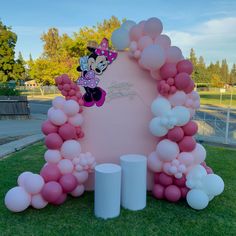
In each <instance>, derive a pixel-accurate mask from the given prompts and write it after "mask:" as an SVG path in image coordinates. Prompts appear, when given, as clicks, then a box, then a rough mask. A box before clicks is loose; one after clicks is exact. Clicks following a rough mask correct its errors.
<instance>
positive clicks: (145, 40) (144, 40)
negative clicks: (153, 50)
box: [138, 35, 153, 51]
mask: <svg viewBox="0 0 236 236" xmlns="http://www.w3.org/2000/svg"><path fill="white" fill-rule="evenodd" d="M151 44H153V40H152V38H151V37H149V36H147V35H145V36H142V37H141V38H140V39H139V41H138V48H139V49H140V50H141V51H142V50H143V49H144V48H146V47H147V46H149V45H151Z"/></svg>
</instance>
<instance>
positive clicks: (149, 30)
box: [143, 17, 163, 39]
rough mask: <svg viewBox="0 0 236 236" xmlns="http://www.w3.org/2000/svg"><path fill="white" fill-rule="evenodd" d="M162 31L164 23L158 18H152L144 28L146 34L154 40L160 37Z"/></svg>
mask: <svg viewBox="0 0 236 236" xmlns="http://www.w3.org/2000/svg"><path fill="white" fill-rule="evenodd" d="M162 30H163V26H162V23H161V21H160V20H159V19H158V18H156V17H152V18H150V19H148V20H147V21H146V22H145V23H144V28H143V32H144V34H145V35H149V36H150V37H151V38H153V39H155V38H156V37H157V36H158V35H160V34H161V32H162Z"/></svg>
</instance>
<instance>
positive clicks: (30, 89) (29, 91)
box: [16, 85, 61, 97]
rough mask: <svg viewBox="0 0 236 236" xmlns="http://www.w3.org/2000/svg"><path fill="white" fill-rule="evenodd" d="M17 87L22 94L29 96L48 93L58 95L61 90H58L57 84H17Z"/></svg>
mask: <svg viewBox="0 0 236 236" xmlns="http://www.w3.org/2000/svg"><path fill="white" fill-rule="evenodd" d="M16 89H18V90H20V91H21V94H22V95H27V96H32V97H33V96H39V95H40V96H46V95H57V94H60V93H61V92H60V91H59V90H58V88H57V86H54V85H50V86H40V87H39V86H37V87H36V86H17V87H16Z"/></svg>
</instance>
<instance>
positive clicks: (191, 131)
mask: <svg viewBox="0 0 236 236" xmlns="http://www.w3.org/2000/svg"><path fill="white" fill-rule="evenodd" d="M182 129H183V131H184V134H185V135H186V136H193V135H195V134H196V133H197V130H198V125H197V123H196V122H194V121H189V122H188V123H187V124H186V125H184V126H183V127H182Z"/></svg>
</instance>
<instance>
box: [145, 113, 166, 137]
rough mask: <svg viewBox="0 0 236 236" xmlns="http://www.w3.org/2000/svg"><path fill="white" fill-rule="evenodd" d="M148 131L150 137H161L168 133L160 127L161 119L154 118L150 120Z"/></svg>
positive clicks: (164, 128)
mask: <svg viewBox="0 0 236 236" xmlns="http://www.w3.org/2000/svg"><path fill="white" fill-rule="evenodd" d="M149 130H150V132H151V133H152V135H154V136H157V137H161V136H164V135H166V134H167V133H168V129H167V128H166V127H164V126H163V125H161V118H160V117H155V118H153V119H152V120H151V122H150V123H149Z"/></svg>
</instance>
